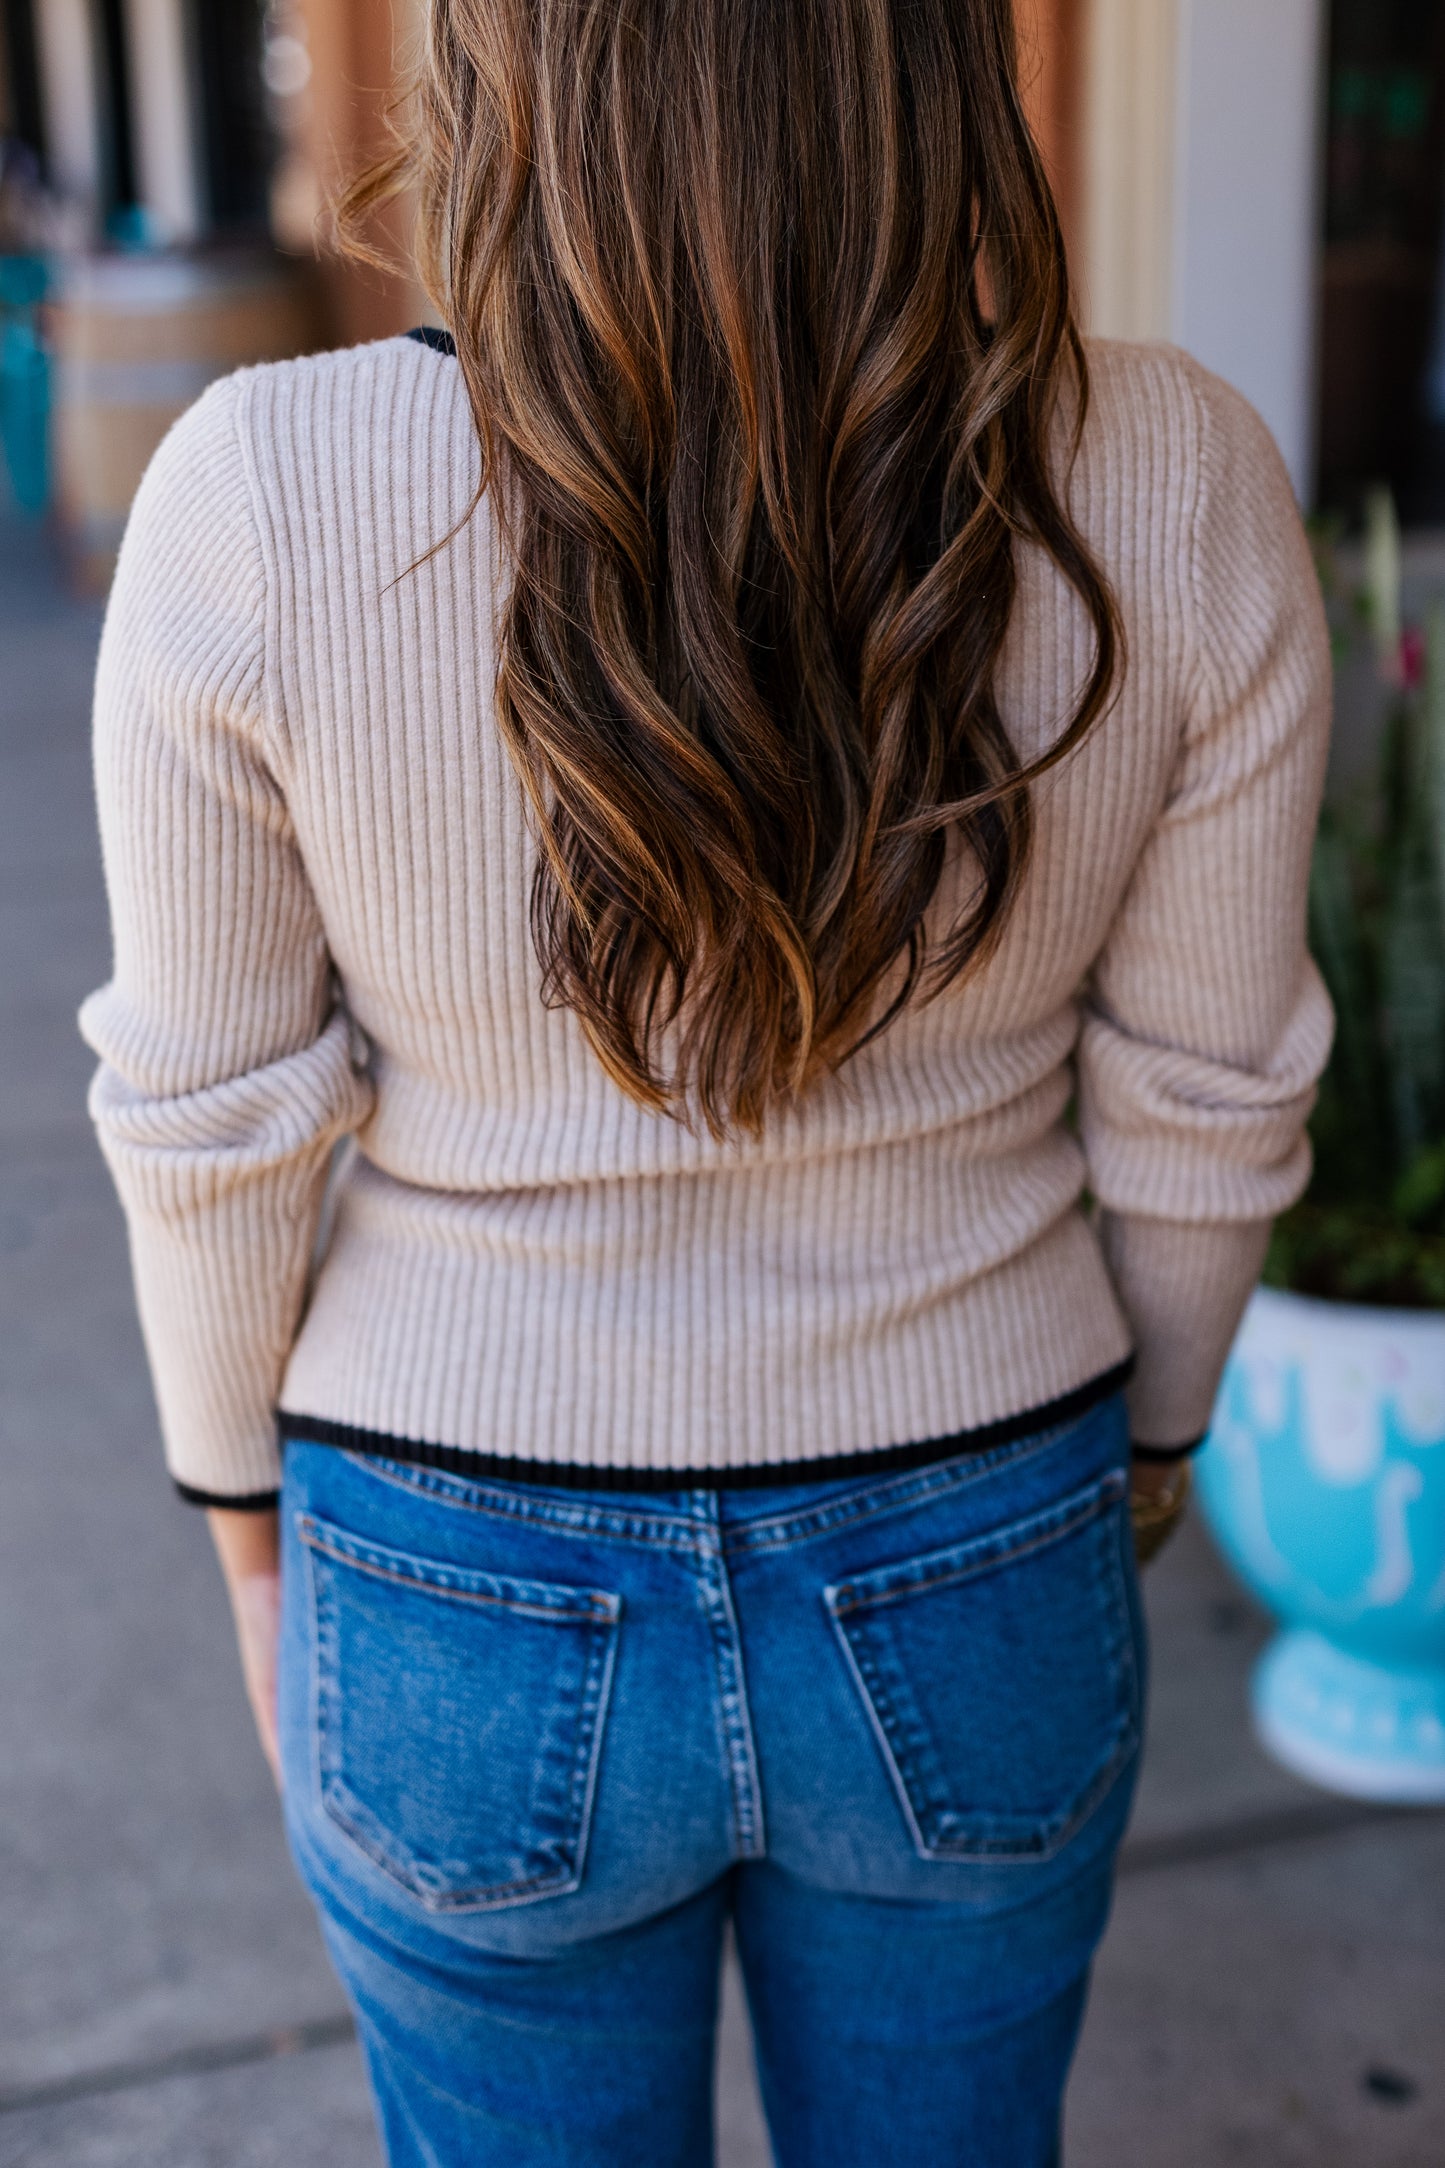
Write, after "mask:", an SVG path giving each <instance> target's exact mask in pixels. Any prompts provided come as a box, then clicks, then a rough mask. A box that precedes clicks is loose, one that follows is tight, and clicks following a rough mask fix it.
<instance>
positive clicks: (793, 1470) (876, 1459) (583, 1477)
mask: <svg viewBox="0 0 1445 2168" xmlns="http://www.w3.org/2000/svg"><path fill="white" fill-rule="evenodd" d="M1133 1367H1134V1364H1133V1358H1132V1356H1131V1357H1130V1358H1129V1359H1128V1360H1127V1361H1125V1362H1122V1363H1116V1364H1115V1365H1114V1367H1113V1369H1112V1370H1106V1371H1104V1372H1103V1373H1102V1375H1100V1376H1099V1377H1096V1378H1090V1379H1089V1380H1088V1381H1087V1382H1086V1383H1085V1384H1083V1385H1077V1386H1075V1387H1074V1389H1073V1391H1072V1392H1067V1393H1060V1394H1059V1395H1058V1397H1057V1398H1056V1399H1054V1400H1048V1401H1045V1402H1044V1403H1043V1404H1042V1405H1041V1406H1039V1407H1034V1408H1026V1409H1024V1410H1023V1412H1022V1413H1021V1414H1018V1415H1007V1416H1004V1417H1003V1418H1002V1419H1001V1420H1000V1421H998V1422H994V1423H982V1424H980V1425H979V1426H978V1427H977V1428H976V1429H973V1430H959V1431H955V1432H954V1433H953V1435H952V1436H951V1437H947V1438H930V1439H927V1440H924V1441H922V1442H921V1443H918V1444H915V1445H885V1446H880V1447H878V1448H877V1449H876V1450H872V1451H870V1450H867V1449H865V1450H864V1451H862V1452H856V1453H829V1454H826V1455H824V1456H823V1458H821V1459H819V1460H789V1461H769V1462H768V1464H767V1465H766V1467H761V1468H758V1467H752V1468H608V1467H587V1466H583V1465H582V1464H581V1463H580V1462H578V1461H570V1460H568V1461H552V1460H527V1459H524V1458H522V1457H521V1456H520V1455H517V1454H506V1453H482V1452H473V1451H471V1450H469V1449H468V1448H467V1447H465V1446H456V1445H429V1444H427V1443H426V1442H425V1441H423V1440H419V1439H416V1438H398V1437H396V1436H394V1435H393V1434H391V1433H390V1432H387V1431H379V1430H362V1429H358V1428H357V1426H356V1425H355V1424H352V1423H334V1422H332V1421H331V1419H330V1418H329V1417H328V1416H324V1415H299V1414H291V1413H289V1412H288V1411H287V1410H286V1409H285V1408H280V1409H278V1410H277V1413H276V1421H277V1427H278V1429H279V1432H280V1436H281V1442H282V1445H283V1446H284V1445H286V1444H287V1443H288V1442H295V1443H296V1444H298V1445H334V1446H339V1447H341V1448H342V1449H343V1450H344V1451H346V1452H350V1453H369V1454H373V1455H375V1456H377V1457H378V1458H380V1459H384V1460H400V1461H407V1462H410V1463H412V1464H413V1465H415V1466H417V1467H421V1468H437V1469H440V1470H441V1471H442V1472H443V1473H444V1474H446V1475H458V1476H462V1477H465V1478H473V1479H475V1480H476V1481H478V1482H482V1481H486V1480H488V1479H491V1480H494V1481H495V1480H500V1481H502V1482H507V1483H531V1484H536V1485H541V1486H543V1487H545V1488H547V1489H556V1490H599V1491H603V1490H605V1491H653V1492H662V1491H688V1490H767V1489H773V1490H780V1489H789V1488H793V1487H795V1486H797V1485H798V1484H801V1483H831V1482H836V1481H837V1480H838V1478H839V1477H840V1476H850V1475H885V1474H890V1473H893V1472H895V1471H896V1470H899V1469H904V1468H925V1467H927V1466H928V1465H929V1463H930V1462H932V1461H939V1460H954V1459H956V1458H957V1457H958V1456H959V1455H960V1454H962V1453H983V1452H987V1451H989V1450H990V1449H991V1448H992V1447H994V1446H1000V1445H1011V1444H1012V1443H1013V1442H1014V1441H1015V1440H1016V1439H1018V1438H1027V1437H1031V1436H1032V1435H1033V1433H1034V1432H1035V1431H1040V1430H1052V1429H1054V1428H1055V1427H1056V1426H1057V1425H1059V1424H1063V1423H1070V1422H1074V1421H1076V1420H1077V1419H1078V1418H1079V1417H1080V1416H1084V1415H1087V1414H1088V1413H1089V1411H1090V1410H1091V1409H1092V1408H1096V1407H1098V1406H1099V1405H1100V1404H1101V1403H1102V1402H1103V1401H1105V1400H1108V1399H1110V1398H1111V1397H1112V1395H1113V1394H1115V1393H1116V1392H1118V1391H1119V1390H1120V1388H1121V1387H1122V1386H1123V1385H1125V1384H1126V1383H1127V1382H1128V1379H1129V1376H1130V1373H1131V1371H1132V1370H1133Z"/></svg>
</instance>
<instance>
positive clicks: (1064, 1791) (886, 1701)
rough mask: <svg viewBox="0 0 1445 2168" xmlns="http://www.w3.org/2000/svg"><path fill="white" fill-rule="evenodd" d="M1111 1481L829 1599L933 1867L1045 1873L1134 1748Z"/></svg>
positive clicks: (1118, 1488) (1118, 1520)
mask: <svg viewBox="0 0 1445 2168" xmlns="http://www.w3.org/2000/svg"><path fill="white" fill-rule="evenodd" d="M1124 1488H1125V1479H1124V1477H1123V1475H1122V1474H1121V1473H1119V1472H1118V1471H1117V1470H1115V1471H1111V1472H1110V1473H1109V1474H1108V1475H1107V1476H1105V1477H1103V1478H1102V1479H1101V1480H1100V1481H1098V1482H1096V1483H1093V1484H1091V1485H1089V1487H1088V1488H1087V1489H1085V1490H1081V1491H1079V1492H1077V1493H1076V1494H1075V1495H1074V1496H1072V1497H1070V1498H1067V1499H1064V1500H1063V1501H1062V1502H1061V1503H1059V1504H1057V1505H1053V1506H1050V1507H1048V1508H1047V1509H1046V1510H1045V1511H1042V1512H1039V1513H1035V1514H1032V1515H1030V1516H1029V1517H1028V1518H1027V1519H1025V1520H1021V1521H1016V1522H1014V1523H1013V1524H1012V1525H1010V1526H1009V1527H1006V1528H1001V1529H996V1530H992V1531H990V1532H989V1533H988V1534H985V1535H981V1536H976V1537H974V1538H972V1539H971V1540H970V1541H968V1542H966V1543H960V1544H956V1545H954V1546H953V1547H951V1548H950V1549H947V1550H941V1551H932V1552H929V1553H927V1554H926V1555H924V1556H922V1557H917V1558H911V1559H907V1560H904V1561H902V1562H901V1563H899V1564H896V1565H887V1566H881V1567H879V1568H878V1569H877V1570H876V1571H874V1572H871V1573H861V1574H855V1575H853V1576H852V1577H851V1578H850V1579H848V1580H846V1581H840V1582H839V1583H838V1584H837V1585H836V1586H834V1587H832V1588H828V1589H826V1590H825V1591H824V1599H825V1601H826V1603H827V1606H828V1609H829V1611H830V1613H831V1614H832V1619H833V1624H834V1627H835V1628H836V1630H837V1633H838V1637H839V1640H840V1642H841V1644H842V1647H843V1651H844V1654H845V1656H846V1658H847V1660H848V1664H849V1668H850V1669H851V1671H852V1674H853V1677H854V1681H855V1683H856V1685H857V1687H858V1690H859V1692H860V1694H861V1696H862V1698H863V1703H864V1707H865V1710H866V1712H867V1714H868V1716H869V1718H870V1721H871V1723H872V1727H873V1730H874V1733H875V1735H876V1736H877V1739H878V1742H879V1744H880V1746H881V1748H882V1751H883V1757H884V1760H885V1762H886V1764H887V1768H888V1774H889V1777H890V1778H891V1780H892V1783H893V1787H894V1790H895V1791H896V1792H897V1794H898V1798H899V1802H900V1804H901V1806H902V1808H903V1812H904V1815H905V1817H906V1819H907V1822H908V1827H909V1831H910V1833H911V1835H912V1838H913V1842H914V1845H915V1846H916V1848H917V1850H918V1851H919V1852H920V1853H921V1854H922V1856H923V1857H924V1858H925V1859H938V1860H967V1859H1000V1858H1004V1859H1007V1858H1014V1859H1045V1858H1048V1857H1050V1856H1051V1855H1052V1854H1053V1853H1054V1852H1056V1851H1058V1850H1059V1849H1060V1848H1061V1847H1062V1846H1063V1845H1064V1844H1066V1843H1067V1842H1068V1840H1069V1838H1070V1837H1071V1836H1072V1835H1073V1834H1074V1832H1075V1831H1076V1830H1077V1829H1078V1828H1079V1827H1080V1825H1081V1824H1082V1823H1083V1822H1084V1820H1085V1819H1086V1818H1087V1816H1088V1815H1089V1814H1090V1813H1091V1812H1092V1811H1093V1809H1094V1808H1095V1807H1096V1806H1097V1805H1098V1804H1099V1803H1100V1801H1101V1800H1102V1799H1103V1798H1104V1796H1105V1794H1106V1793H1107V1792H1108V1790H1109V1789H1110V1787H1111V1785H1112V1783H1113V1781H1114V1778H1115V1777H1116V1776H1117V1775H1118V1773H1119V1771H1120V1770H1121V1768H1122V1767H1123V1765H1124V1764H1125V1762H1126V1761H1127V1760H1128V1759H1129V1757H1130V1756H1131V1754H1132V1753H1133V1752H1134V1749H1135V1748H1136V1746H1137V1744H1138V1738H1139V1718H1140V1684H1139V1676H1138V1664H1137V1661H1136V1656H1135V1648H1134V1636H1133V1630H1132V1624H1131V1616H1130V1608H1129V1594H1128V1587H1127V1584H1126V1581H1125V1569H1124V1561H1123V1552H1122V1542H1123V1538H1124V1534H1125V1532H1126V1531H1125V1526H1124V1516H1123V1514H1122V1513H1121V1511H1120V1510H1119V1502H1120V1499H1121V1497H1122V1496H1123V1492H1124Z"/></svg>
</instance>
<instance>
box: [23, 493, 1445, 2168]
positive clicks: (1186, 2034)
mask: <svg viewBox="0 0 1445 2168" xmlns="http://www.w3.org/2000/svg"><path fill="white" fill-rule="evenodd" d="M97 622H98V620H97V615H96V612H95V611H94V610H93V609H91V608H88V607H82V606H78V605H76V604H73V603H69V602H66V601H64V600H63V599H62V598H61V597H60V596H59V594H58V592H57V590H56V588H55V585H54V582H53V579H52V577H51V574H50V571H49V567H48V564H47V561H46V558H45V554H44V551H43V550H42V549H41V548H40V547H39V545H38V544H37V542H36V541H35V539H34V538H31V537H27V536H25V535H23V534H21V533H20V532H19V531H18V530H16V529H15V528H14V527H13V526H12V527H9V528H5V527H4V525H3V523H0V654H3V667H0V1454H3V1465H4V1469H5V1476H4V1483H5V1489H4V1498H3V1508H0V2168H21V2164H22V2163H23V2164H24V2168H273V2164H274V2168H371V2164H374V2163H375V2161H376V2151H375V2146H374V2142H373V2140H372V2138H371V2135H370V2129H369V2123H368V2118H367V2110H366V2104H365V2100H364V2097H363V2091H362V2084H361V2076H360V2071H359V2067H358V2063H357V2058H356V2053H355V2049H354V2047H353V2045H352V2044H351V2041H350V2038H349V2034H348V2030H347V2027H346V2024H345V2019H344V2014H343V2012H342V2009H341V2004H340V1999H339V1996H338V1993H337V1990H336V1988H335V1986H334V1985H333V1983H332V1980H331V1978H330V1976H329V1974H328V1972H327V1969H326V1966H325V1964H324V1962H323V1960H322V1957H321V1954H320V1950H319V1948H318V1944H317V1940H316V1936H315V1932H314V1930H313V1927H312V1925H311V1921H310V1918H309V1916H308V1913H307V1911H306V1908H305V1906H304V1903H303V1901H302V1899H301V1898H300V1896H299V1894H298V1893H297V1891H296V1889H295V1887H294V1885H293V1882H292V1880H291V1877H290V1872H289V1869H288V1866H287V1863H286V1859H285V1856H284V1853H283V1850H282V1846H281V1842H280V1837H279V1833H278V1830H277V1824H276V1813H275V1807H274V1803H273V1801H272V1798H271V1796H270V1793H269V1788H268V1783H267V1779H266V1777H265V1773H264V1771H263V1769H262V1766H261V1762H260V1759H259V1756H258V1755H257V1754H256V1752H255V1751H254V1748H253V1746H252V1743H251V1740H250V1737H249V1734H248V1730H247V1724H246V1718H245V1712H244V1708H243V1704H242V1699H241V1693H240V1688H239V1685H238V1683H237V1680H236V1677H235V1673H234V1668H233V1665H232V1661H231V1656H230V1650H229V1647H228V1638H227V1629H226V1621H225V1617H224V1613H223V1606H222V1598H221V1593H220V1589H219V1586H218V1583H217V1579H216V1575H215V1572H214V1569H213V1567H212V1565H211V1562H210V1559H209V1557H208V1555H207V1551H206V1546H205V1536H204V1530H203V1528H202V1525H201V1523H200V1521H199V1519H198V1518H197V1517H196V1516H194V1515H192V1514H191V1513H189V1512H188V1511H186V1510H185V1509H183V1508H181V1507H180V1506H178V1505H176V1504H175V1503H174V1502H173V1501H172V1498H171V1494H170V1492H169V1489H168V1486H167V1485H166V1483H165V1481H164V1479H163V1477H162V1474H161V1470H160V1462H159V1456H158V1451H157V1447H156V1444H155V1439H154V1426H153V1418H152V1413H151V1408H150V1401H149V1395H148V1389H147V1386H146V1382H145V1377H144V1372H143V1368H142V1361H141V1351H140V1345H139V1340H138V1336H137V1332H136V1327H135V1323H134V1319H133V1316H132V1311H131V1302H130V1292H129V1286H128V1280H127V1270H126V1259H125V1244H124V1237H123V1232H122V1229H121V1225H120V1219H119V1214H118V1211H117V1208H116V1206H115V1204H114V1201H113V1199H112V1196H111V1193H110V1190H109V1187H108V1183H107V1180H106V1177H105V1175H104V1171H103V1169H102V1168H101V1166H100V1163H99V1160H98V1157H97V1154H96V1152H95V1149H94V1146H93V1144H92V1142H91V1138H90V1132H89V1128H88V1126H87V1124H86V1121H85V1116H84V1112H83V1106H82V1098H83V1093H84V1087H85V1082H86V1078H87V1074H88V1070H89V1056H88V1055H87V1054H86V1052H85V1050H84V1048H83V1047H82V1046H81V1045H80V1044H79V1042H78V1040H77V1038H76V1036H75V1032H74V1028H73V1014H74V1010H75V1006H76V1004H77V1002H78V1001H79V999H80V997H81V996H82V995H83V994H84V993H85V992H87V991H88V990H89V989H90V988H91V987H92V986H94V985H96V984H98V983H99V981H100V980H101V979H102V978H103V977H104V976H105V973H106V969H107V946H106V937H105V931H104V922H103V913H102V899H101V891H100V882H99V875H98V870H97V864H96V853H95V849H94V845H93V841H92V823H91V815H90V805H89V775H88V764H87V762H88V756H87V746H86V708H87V697H88V678H89V671H90V664H91V658H92V653H93V646H94V639H95V634H96V629H97ZM1150 1600H1151V1608H1152V1612H1153V1624H1154V1632H1155V1669H1156V1680H1157V1693H1156V1700H1155V1709H1154V1718H1153V1729H1152V1737H1151V1744H1150V1750H1149V1759H1148V1769H1147V1776H1146V1781H1145V1784H1144V1790H1143V1797H1142V1800H1141V1803H1140V1808H1139V1813H1138V1817H1137V1821H1136V1826H1135V1831H1134V1835H1133V1838H1132V1841H1131V1846H1130V1850H1129V1854H1128V1857H1127V1861H1126V1868H1125V1874H1124V1877H1123V1880H1122V1883H1121V1887H1120V1893H1119V1901H1118V1908H1117V1913H1116V1917H1115V1923H1114V1927H1113V1931H1112V1934H1111V1936H1110V1939H1109V1942H1108V1945H1107V1947H1106V1950H1105V1952H1104V1956H1103V1960H1102V1963H1101V1966H1100V1969H1099V1976H1098V1983H1097V1988H1096V1991H1095V1995H1094V2000H1093V2007H1092V2012H1091V2015H1090V2019H1089V2026H1088V2033H1087V2038H1086V2041H1085V2045H1084V2050H1083V2054H1082V2057H1081V2061H1080V2066H1079V2071H1078V2076H1077V2080H1076V2083H1075V2087H1074V2092H1073V2098H1072V2103H1071V2113H1070V2141H1069V2154H1068V2158H1069V2162H1070V2168H1445V2055H1442V2053H1441V2046H1442V2042H1445V1819H1442V1818H1440V1817H1430V1816H1415V1817H1407V1816H1398V1817H1394V1816H1386V1815H1380V1814H1372V1813H1369V1812H1366V1811H1362V1810H1359V1809H1355V1808H1351V1807H1348V1806H1345V1805H1343V1804H1342V1803H1340V1802H1335V1801H1331V1800H1328V1799H1326V1798H1324V1797H1323V1796H1321V1795H1319V1794H1315V1793H1310V1792H1307V1791H1305V1790H1304V1789H1303V1788H1302V1787H1300V1786H1297V1785H1295V1784H1293V1783H1292V1782H1290V1781H1289V1780H1287V1779H1286V1778H1284V1777H1283V1776H1281V1775H1280V1774H1278V1773H1277V1772H1275V1771H1274V1770H1272V1769H1271V1768H1270V1767H1269V1765H1268V1764H1266V1763H1265V1762H1264V1761H1263V1760H1262V1758H1261V1757H1260V1756H1259V1755H1258V1754H1257V1753H1256V1751H1255V1749H1254V1748H1253V1746H1252V1745H1251V1743H1250V1741H1249V1738H1248V1736H1247V1733H1246V1730H1245V1726H1244V1721H1243V1715H1242V1709H1243V1698H1242V1688H1243V1681H1244V1677H1245V1673H1246V1670H1247V1667H1248V1664H1249V1661H1250V1658H1251V1656H1252V1654H1253V1652H1254V1650H1255V1649H1256V1648H1257V1646H1258V1645H1259V1641H1260V1638H1261V1627H1260V1622H1259V1621H1258V1619H1257V1618H1256V1617H1255V1615H1254V1614H1253V1613H1252V1611H1251V1610H1250V1609H1249V1607H1248V1606H1247V1605H1246V1604H1245V1603H1244V1602H1243V1601H1242V1600H1241V1599H1240V1598H1239V1596H1238V1595H1237V1594H1236V1593H1235V1591H1234V1590H1233V1589H1232V1588H1231V1586H1230V1585H1229V1583H1228V1582H1227V1581H1226V1579H1225V1577H1224V1575H1223V1573H1222V1572H1221V1570H1220V1568H1219V1567H1218V1565H1217V1564H1216V1563H1215V1562H1214V1560H1213V1559H1212V1557H1211V1555H1210V1553H1209V1551H1208V1549H1207V1547H1206V1545H1205V1543H1204V1541H1203V1538H1202V1537H1200V1536H1199V1535H1198V1534H1197V1532H1196V1533H1194V1534H1192V1535H1191V1537H1190V1538H1189V1540H1188V1541H1187V1542H1185V1543H1183V1544H1181V1546H1180V1547H1179V1549H1178V1550H1177V1552H1176V1553H1175V1554H1174V1555H1173V1556H1172V1557H1171V1558H1170V1559H1169V1561H1168V1562H1167V1563H1166V1564H1165V1565H1164V1566H1162V1567H1161V1568H1160V1569H1159V1573H1158V1577H1157V1578H1156V1579H1155V1581H1154V1583H1153V1586H1152V1588H1151V1592H1150ZM719 2092H720V2105H719V2125H720V2129H721V2133H722V2145H721V2154H722V2162H723V2168H765V2164H766V2162H767V2159H768V2155H767V2150H766V2144H765V2141H764V2139H763V2137H762V2134H761V2127H760V2123H759V2118H758V2112H757V2108H756V2103H755V2098H754V2095H753V2091H752V2084H751V2077H750V2072H749V2066H748V2049H747V2038H746V2028H745V2024H744V2021H743V2020H742V2018H741V2015H740V2012H739V2008H738V2004H737V2001H736V1997H735V1996H734V1995H732V1994H731V1990H730V2000H729V2006H728V2018H727V2022H726V2024H725V2027H724V2041H723V2056H722V2068H721V2073H720V2087H719ZM908 2168H922V2164H914V2163H909V2164H908Z"/></svg>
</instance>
